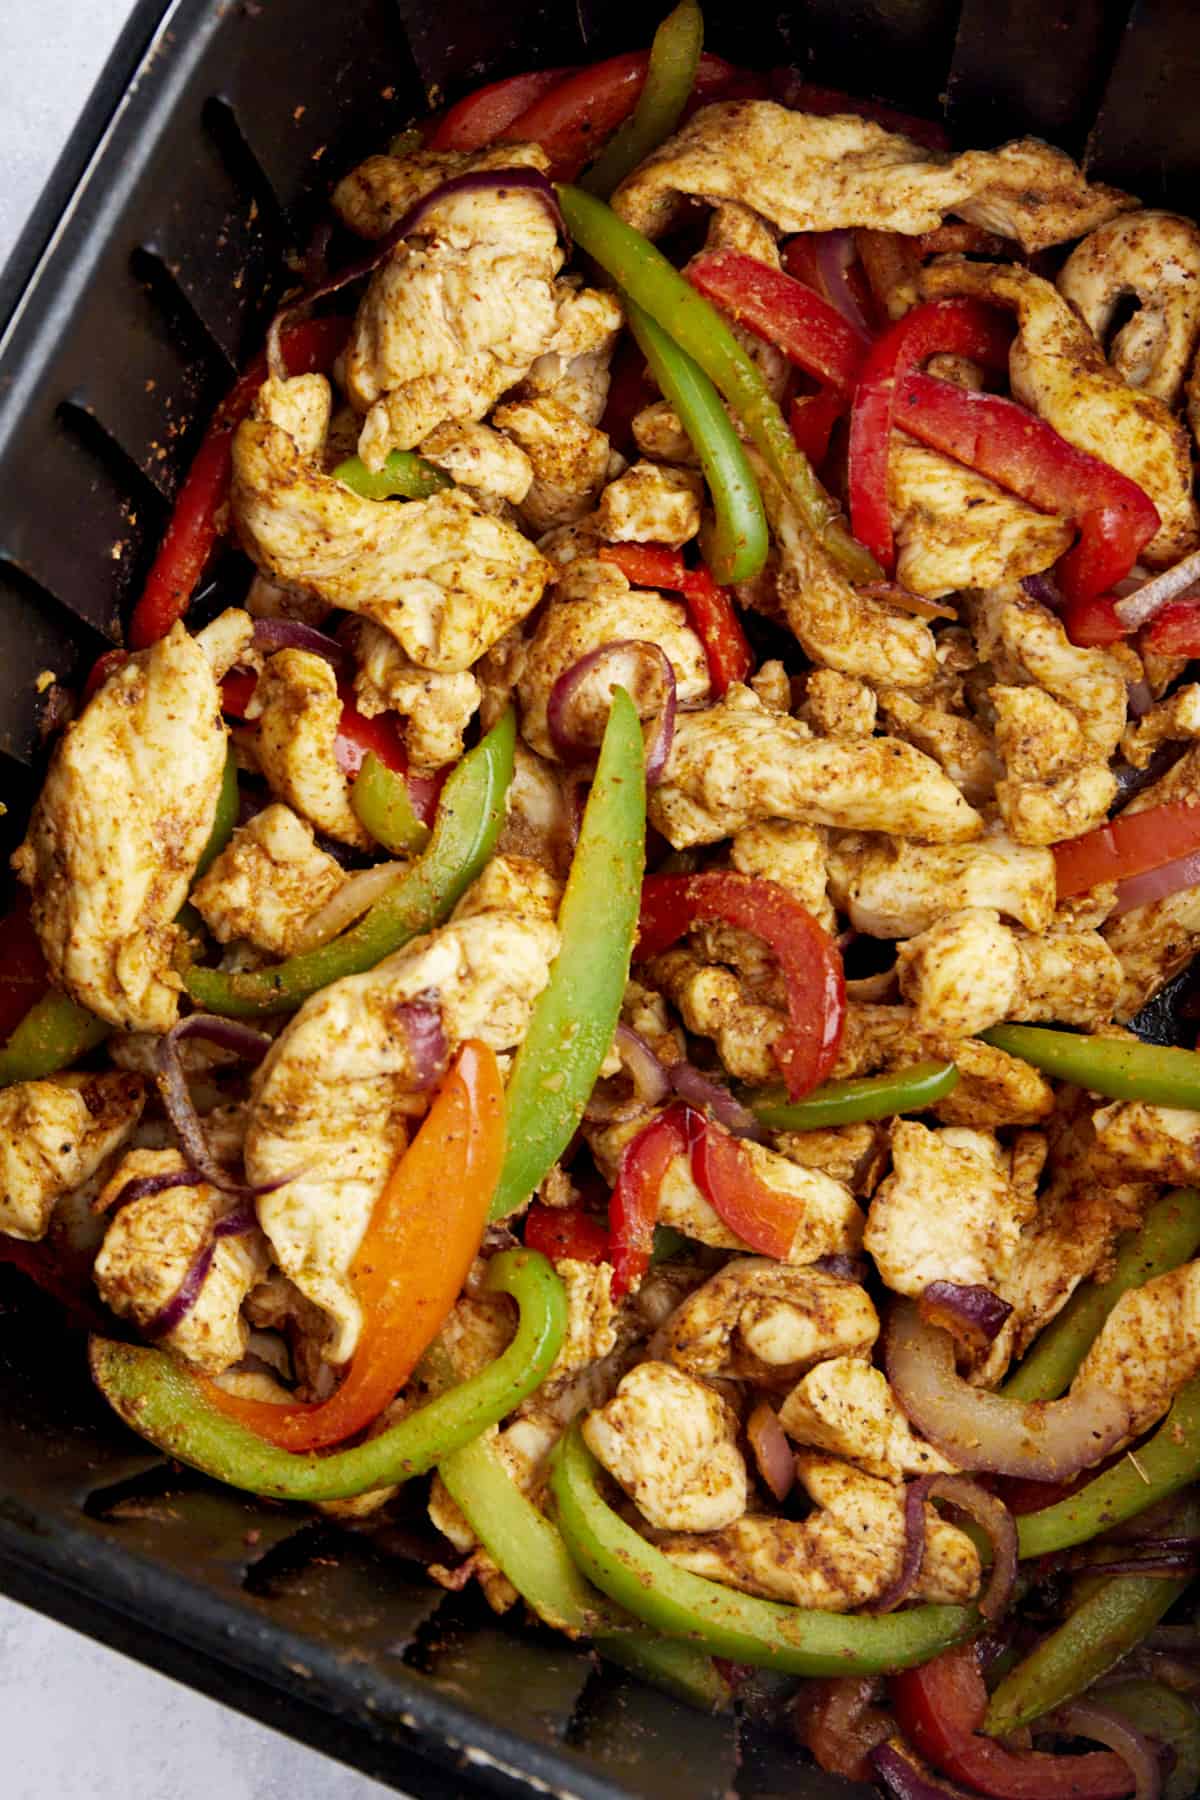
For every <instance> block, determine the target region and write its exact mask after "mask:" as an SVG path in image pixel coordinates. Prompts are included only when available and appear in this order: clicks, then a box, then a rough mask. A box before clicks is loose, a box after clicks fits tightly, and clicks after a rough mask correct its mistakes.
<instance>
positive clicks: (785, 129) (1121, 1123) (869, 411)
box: [0, 0, 1200, 1800]
mask: <svg viewBox="0 0 1200 1800" xmlns="http://www.w3.org/2000/svg"><path fill="white" fill-rule="evenodd" d="M701 40H702V19H701V15H700V11H699V8H698V6H697V5H696V4H695V0H682V3H681V4H680V5H679V6H677V7H676V9H675V11H674V12H672V13H671V14H670V15H669V17H668V18H667V19H666V20H665V21H664V22H663V24H662V25H661V27H660V28H659V31H658V33H657V35H656V37H655V39H654V43H653V46H652V48H651V50H650V51H648V52H642V53H639V54H628V55H624V56H619V57H616V58H613V59H611V60H610V61H609V62H606V63H601V64H598V65H594V66H592V67H588V68H583V69H579V70H561V69H558V70H552V71H546V72H536V73H531V74H528V75H521V76H517V77H515V78H513V79H510V80H507V81H502V82H499V83H497V84H495V85H493V86H491V87H488V88H484V89H482V90H481V91H479V92H476V93H474V94H471V95H469V96H468V97H467V98H465V99H463V100H461V101H459V102H458V103H457V104H456V105H454V106H452V107H450V108H449V109H448V110H444V111H442V112H441V113H440V114H437V115H435V116H433V117H432V118H430V119H429V120H426V121H425V122H423V123H422V124H420V125H418V126H415V127H414V128H413V129H412V130H411V131H410V132H408V133H406V134H404V136H403V137H402V138H400V139H397V140H396V141H394V142H393V143H392V144H391V145H390V146H389V147H388V148H387V149H386V150H384V151H382V152H381V153H380V154H378V155H374V156H371V157H369V158H368V159H367V160H366V161H365V162H364V163H362V164H361V165H360V166H359V167H357V168H355V169H353V170H352V171H351V172H349V173H348V174H346V175H345V176H344V178H343V179H342V180H341V181H340V182H339V183H338V185H337V186H336V187H335V189H334V190H333V194H332V211H331V214H330V218H329V220H328V222H327V224H326V225H325V227H324V228H323V229H322V230H321V231H320V232H319V233H318V234H317V236H316V237H315V238H314V242H313V245H312V248H311V250H310V253H309V255H308V256H307V257H306V258H305V260H304V262H303V266H302V272H301V274H300V278H299V282H298V285H294V286H293V288H292V289H291V291H290V292H288V293H286V294H285V295H284V298H283V300H282V303H281V304H280V306H279V308H278V310H277V312H276V314H275V317H274V320H273V322H272V324H271V327H270V331H269V334H268V338H267V342H266V347H265V350H264V352H263V354H262V355H261V356H260V357H259V359H258V360H257V361H256V362H255V363H253V364H252V365H251V366H250V368H249V369H248V370H247V372H246V373H245V374H244V375H243V376H242V377H241V379H240V380H239V381H238V383H237V384H236V386H235V387H234V388H233V390H232V391H231V393H230V394H229V395H228V396H227V398H226V399H225V401H224V402H223V403H222V405H221V407H220V408H219V410H218V412H217V414H216V416H215V417H214V419H213V420H212V421H211V424H210V425H209V428H208V431H207V434H206V435H205V436H204V438H203V440H202V442H201V444H200V448H199V451H198V453H197V455H196V458H195V461H194V462H193V464H192V466H191V469H190V472H189V473H188V475H187V477H186V480H185V481H184V483H183V486H182V489H181V491H180V494H179V497H178V501H177V505H176V508H175V511H174V514H173V517H172V519H171V522H170V525H169V528H168V530H167V533H166V536H165V537H164V539H163V541H162V544H161V546H160V548H159V550H158V554H157V557H156V559H155V561H154V563H153V565H152V567H151V569H150V571H149V575H148V577H147V580H146V583H145V586H144V588H143V590H142V593H141V597H140V599H139V600H138V603H137V605H136V608H135V610H134V613H133V616H132V620H131V623H130V626H129V630H128V634H127V641H128V645H129V648H128V650H114V651H111V652H109V653H108V654H107V655H105V656H104V657H102V658H101V660H100V663H99V664H98V665H97V666H96V668H95V669H94V670H93V672H92V675H91V677H90V679H89V681H88V682H87V684H86V686H85V688H84V689H83V691H82V692H81V693H80V694H79V695H78V696H77V697H76V699H75V703H74V709H73V717H71V718H70V721H69V722H67V723H66V724H65V725H64V726H63V727H62V728H61V729H60V730H59V732H58V734H57V736H56V738H55V741H54V744H53V748H52V753H51V755H50V759H49V765H48V770H47V773H46V777H45V783H44V786H43V788H42V790H41V794H40V797H39V798H38V800H37V802H36V804H35V806H34V808H33V813H32V816H31V818H30V821H29V825H28V830H27V834H26V836H25V839H24V842H23V843H22V844H21V846H20V848H19V849H18V850H17V852H16V855H15V856H14V858H13V867H14V870H15V875H16V883H17V886H16V893H17V895H18V896H19V898H18V899H17V900H16V901H15V902H14V904H13V907H12V910H11V912H10V913H9V915H8V917H7V918H6V920H5V921H4V923H3V926H2V927H0V943H2V946H3V959H4V979H3V983H2V984H0V1029H3V1030H4V1031H6V1032H7V1033H8V1036H7V1040H6V1041H5V1042H4V1044H3V1046H2V1047H0V1083H2V1085H0V1118H2V1121H3V1130H2V1133H0V1158H2V1159H3V1181H2V1184H0V1233H3V1237H2V1239H0V1244H2V1245H3V1255H4V1257H5V1259H7V1260H10V1261H15V1262H17V1263H18V1265H19V1266H20V1267H22V1268H23V1269H25V1270H26V1271H27V1272H28V1273H29V1274H31V1275H33V1276H34V1278H35V1279H37V1280H39V1281H41V1282H42V1283H43V1285H46V1286H48V1287H50V1288H51V1289H52V1290H53V1291H54V1292H55V1293H56V1294H58V1295H59V1297H60V1298H64V1299H65V1300H66V1301H67V1302H68V1304H69V1306H70V1307H71V1309H72V1312H73V1314H74V1316H75V1318H76V1320H79V1319H85V1320H87V1321H88V1322H90V1324H91V1326H92V1335H91V1338H90V1359H91V1369H92V1373H93V1376H94V1379H95V1381H96V1383H97V1385H98V1387H99V1389H100V1391H101V1392H102V1393H103V1395H104V1396H105V1397H106V1399H107V1400H108V1401H109V1402H110V1403H111V1405H112V1406H113V1407H114V1408H115V1409H116V1411H117V1412H118V1413H119V1414H120V1415H121V1417H122V1418H123V1419H125V1420H126V1421H127V1422H128V1423H129V1424H130V1425H131V1426H132V1427H133V1429H134V1430H135V1431H137V1432H139V1433H141V1434H142V1436H143V1437H145V1438H147V1439H149V1440H151V1441H152V1442H153V1443H154V1444H156V1445H157V1446H159V1447H160V1448H161V1449H162V1450H163V1451H164V1452H165V1453H166V1454H167V1455H168V1456H170V1457H173V1458H176V1459H178V1460H179V1461H181V1462H183V1463H187V1464H189V1465H191V1466H192V1467H194V1468H196V1469H198V1470H200V1471H202V1472H204V1473H206V1474H207V1475H210V1476H213V1477H215V1478H217V1479H218V1480H221V1481H224V1482H227V1483H230V1484H232V1485H233V1486H234V1487H237V1488H240V1489H243V1490H246V1491H248V1492H250V1493H252V1494H258V1495H263V1496H268V1497H270V1498H272V1499H275V1500H283V1501H295V1502H301V1503H306V1504H310V1505H315V1506H318V1507H320V1508H321V1509H322V1510H323V1511H325V1512H327V1513H329V1514H330V1515H332V1516H334V1517H336V1518H342V1519H351V1520H355V1521H363V1520H368V1519H378V1520H381V1521H386V1520H387V1519H388V1518H389V1517H391V1516H394V1509H396V1508H398V1507H400V1506H401V1505H403V1506H404V1507H405V1508H406V1509H407V1515H406V1516H411V1515H412V1513H413V1510H414V1506H415V1505H416V1503H417V1502H418V1500H419V1503H420V1505H421V1506H422V1507H424V1508H426V1509H427V1516H428V1520H429V1522H430V1526H431V1528H432V1530H433V1531H435V1532H436V1533H437V1534H438V1535H437V1537H436V1540H435V1541H436V1543H437V1546H438V1549H437V1554H436V1558H435V1560H434V1561H433V1562H432V1564H431V1566H430V1568H429V1574H430V1576H431V1578H432V1579H433V1580H435V1581H439V1582H441V1583H442V1584H444V1585H445V1586H447V1587H450V1588H454V1589H461V1588H464V1587H466V1586H467V1585H468V1584H471V1583H477V1584H478V1586H479V1587H480V1588H481V1590H482V1593H483V1595H484V1596H485V1597H486V1600H487V1602H488V1603H489V1604H490V1605H491V1607H492V1608H494V1609H495V1611H496V1612H498V1613H505V1612H512V1613H513V1615H514V1617H515V1618H520V1617H521V1616H522V1614H523V1613H524V1614H527V1615H532V1616H534V1617H536V1618H537V1619H540V1620H541V1621H543V1622H544V1623H546V1624H548V1625H551V1626H553V1627H556V1628H558V1629H560V1630H562V1631H564V1632H566V1633H568V1634H569V1635H571V1636H572V1637H576V1638H579V1639H581V1640H583V1641H585V1642H590V1643H592V1644H594V1645H595V1646H596V1648H597V1650H598V1651H599V1652H600V1653H602V1654H603V1655H604V1656H607V1657H609V1658H612V1659H614V1660H615V1661H617V1662H619V1663H621V1664H623V1665H624V1666H626V1667H628V1668H630V1669H633V1670H635V1671H636V1672H637V1673H638V1674H640V1675H641V1676H643V1677H644V1678H645V1679H647V1680H649V1681H652V1682H656V1683H658V1684H659V1685H660V1686H663V1687H665V1688H666V1689H668V1690H669V1691H670V1692H672V1693H673V1694H675V1695H677V1696H683V1697H684V1698H686V1699H687V1700H689V1701H691V1702H692V1703H693V1704H695V1705H697V1706H700V1707H707V1708H714V1709H715V1708H726V1707H733V1706H739V1707H747V1706H750V1705H753V1707H754V1708H755V1709H756V1711H757V1713H758V1714H759V1715H760V1716H761V1715H762V1714H763V1713H764V1712H766V1713H769V1716H770V1717H771V1718H772V1719H773V1720H774V1721H775V1722H776V1723H777V1724H780V1725H781V1726H786V1727H787V1728H789V1729H791V1730H793V1731H794V1732H795V1733H796V1736H797V1738H798V1740H799V1743H800V1744H802V1745H803V1746H804V1747H805V1750H806V1752H807V1753H810V1754H811V1755H812V1756H813V1757H815V1758H816V1760H817V1762H818V1763H820V1764H821V1765H822V1766H823V1767H824V1768H826V1769H829V1770H833V1771H836V1772H838V1773H841V1774H846V1775H850V1776H853V1777H855V1778H857V1779H859V1780H865V1781H874V1782H876V1783H878V1784H880V1785H881V1786H882V1787H883V1788H884V1789H886V1790H887V1791H889V1792H890V1793H892V1794H894V1795H896V1796H898V1797H899V1800H933V1797H934V1796H947V1795H951V1796H952V1795H954V1794H960V1795H962V1794H968V1795H987V1796H994V1797H996V1800H1041V1797H1043V1796H1045V1797H1047V1800H1059V1797H1063V1800H1065V1797H1067V1796H1074V1797H1076V1800H1119V1797H1120V1796H1125V1795H1135V1796H1136V1797H1137V1800H1155V1797H1156V1796H1159V1795H1165V1796H1166V1797H1167V1800H1188V1797H1189V1796H1191V1795H1192V1794H1193V1793H1194V1792H1195V1790H1196V1787H1197V1785H1198V1783H1200V1716H1198V1713H1197V1710H1196V1705H1195V1704H1194V1702H1195V1700H1196V1697H1197V1695H1200V1636H1198V1635H1197V1631H1196V1626H1195V1623H1194V1619H1195V1613H1194V1608H1195V1599H1194V1597H1192V1598H1189V1596H1188V1584H1189V1581H1190V1579H1191V1578H1192V1576H1193V1575H1194V1574H1195V1573H1196V1572H1197V1568H1198V1565H1200V1487H1198V1486H1197V1485H1196V1484H1197V1482H1200V1260H1193V1259H1194V1258H1196V1257H1197V1255H1198V1253H1200V1195H1198V1194H1197V1193H1196V1192H1194V1191H1192V1189H1190V1188H1189V1187H1188V1186H1187V1185H1186V1184H1188V1183H1191V1182H1197V1183H1198V1184H1200V1056H1198V1055H1197V1054H1196V1052H1195V1051H1193V1050H1190V1049H1174V1048H1171V1049H1168V1048H1163V1047H1161V1046H1159V1045H1157V1044H1154V1043H1151V1042H1148V1041H1146V1039H1145V1037H1143V1036H1139V1035H1138V1029H1137V1027H1138V1022H1139V1021H1138V1015H1139V1014H1141V1013H1142V1010H1143V1008H1145V1007H1146V1006H1147V1004H1148V1003H1149V1002H1151V1001H1152V1000H1154V999H1155V997H1156V996H1158V995H1159V994H1160V993H1161V992H1162V991H1163V990H1164V988H1166V987H1167V986H1168V984H1171V983H1175V982H1177V981H1178V980H1180V979H1182V980H1183V981H1185V982H1186V980H1187V975H1186V971H1187V970H1188V968H1189V965H1190V964H1191V962H1192V959H1193V957H1194V955H1195V954H1196V953H1197V952H1198V951H1200V682H1197V681H1193V680H1190V679H1189V668H1190V666H1191V659H1192V658H1200V514H1198V512H1197V506H1196V501H1195V498H1194V492H1193V457H1194V455H1195V444H1194V437H1195V434H1196V433H1197V431H1198V430H1200V361H1198V360H1197V349H1198V345H1200V226H1197V225H1196V224H1194V223H1193V222H1192V221H1191V220H1190V219H1186V218H1183V217H1179V216H1176V215H1173V214H1169V213H1165V212H1161V211H1153V210H1147V209H1146V208H1144V207H1143V206H1142V205H1141V203H1140V202H1139V200H1138V199H1137V198H1136V197H1135V196H1133V195H1130V194H1125V193H1121V192H1118V191H1116V190H1114V189H1112V188H1110V187H1106V186H1103V185H1100V184H1099V183H1097V182H1095V181H1092V180H1090V179H1089V178H1088V176H1087V175H1086V174H1085V172H1084V171H1083V170H1081V169H1080V168H1079V167H1078V166H1077V165H1076V164H1075V163H1074V162H1073V161H1071V160H1070V158H1068V157H1067V156H1066V155H1064V154H1063V153H1062V152H1060V151H1059V150H1056V149H1054V148H1052V147H1051V146H1050V145H1048V144H1044V143H1042V142H1040V141H1039V140H1037V139H1033V138H1025V139H1021V140H1018V141H1016V142H1013V143H1007V144H1004V145H1001V146H1000V147H999V148H998V149H990V150H979V149H965V150H959V149H954V148H952V147H951V146H950V144H949V142H948V140H947V139H946V138H945V137H944V135H943V134H942V132H941V130H940V128H938V127H936V126H933V125H931V124H929V123H928V122H926V121H921V120H916V119H909V118H906V117H904V116H902V115H899V114H897V113H894V112H892V111H890V110H888V109H887V108H884V107H881V106H878V105H876V104H874V103H872V102H864V101H859V100H855V99H852V98H850V97H849V96H847V95H842V94H834V93H830V92H828V91H826V90H823V89H819V88H814V87H811V86H809V85H807V84H805V83H804V82H803V81H801V80H800V79H799V78H798V77H797V76H796V75H795V74H794V73H793V72H790V71H776V72H774V73H773V74H769V75H757V74H752V73H749V72H747V71H746V70H743V69H739V68H736V67H734V66H733V65H731V64H729V63H726V62H724V61H722V60H721V59H720V58H718V57H716V56H714V55H712V54H710V53H708V52H704V51H702V42H701ZM300 270H301V264H300V262H299V261H298V262H297V271H300ZM295 273H296V272H293V279H295ZM214 570H215V576H214ZM1185 1012H1186V1009H1185ZM409 1484H411V1485H409ZM797 1759H798V1766H799V1763H800V1762H801V1761H802V1760H803V1757H802V1754H801V1752H800V1751H799V1750H798V1751H797Z"/></svg>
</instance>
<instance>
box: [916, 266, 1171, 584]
mask: <svg viewBox="0 0 1200 1800" xmlns="http://www.w3.org/2000/svg"><path fill="white" fill-rule="evenodd" d="M921 290H922V293H923V294H924V296H925V298H926V299H930V300H935V299H938V298H940V297H942V296H944V295H947V294H967V295H974V296H976V297H977V298H979V299H981V300H988V301H991V302H992V303H993V304H999V305H1001V306H1008V307H1011V308H1012V309H1013V310H1014V311H1015V313H1016V315H1017V337H1016V341H1015V342H1014V344H1013V347H1012V349H1011V351H1010V352H1009V363H1008V366H1009V378H1010V380H1011V383H1012V391H1013V397H1014V398H1015V399H1017V400H1020V401H1021V402H1022V403H1023V404H1024V405H1025V406H1028V407H1030V408H1031V410H1032V411H1034V412H1036V413H1037V414H1038V416H1039V417H1040V418H1043V419H1045V421H1046V423H1047V424H1048V425H1052V426H1053V427H1054V429H1055V430H1056V431H1057V432H1059V433H1060V434H1061V435H1062V436H1063V437H1065V438H1066V440H1067V442H1068V443H1069V444H1074V445H1075V446H1076V448H1077V449H1080V450H1086V451H1088V452H1089V453H1090V454H1091V455H1092V456H1096V457H1099V459H1100V461H1101V462H1104V463H1108V464H1109V465H1110V466H1111V467H1112V468H1115V469H1119V470H1120V471H1121V473H1122V474H1123V475H1128V476H1129V478H1130V480H1131V481H1136V482H1137V484H1138V486H1139V487H1140V488H1142V489H1144V491H1145V492H1146V493H1147V494H1149V496H1150V498H1151V500H1153V502H1154V504H1155V506H1156V507H1157V508H1158V514H1159V519H1160V521H1161V524H1160V528H1159V530H1158V532H1157V533H1156V534H1155V536H1154V537H1153V538H1152V539H1151V541H1150V543H1149V544H1147V545H1146V547H1145V549H1144V550H1143V551H1142V553H1141V555H1142V560H1143V561H1144V562H1147V563H1149V564H1150V565H1151V566H1152V567H1154V568H1159V567H1161V566H1165V565H1167V564H1169V563H1173V562H1175V561H1176V560H1177V559H1178V558H1179V557H1180V556H1182V555H1183V554H1184V553H1185V552H1186V551H1188V550H1190V549H1192V548H1193V546H1194V545H1195V543H1196V541H1197V538H1198V537H1200V521H1198V518H1197V513H1196V504H1195V501H1194V500H1193V498H1192V462H1191V448H1190V446H1189V443H1188V437H1187V432H1186V431H1185V430H1184V428H1183V426H1182V425H1180V424H1178V423H1177V421H1176V420H1175V419H1174V418H1173V417H1172V415H1171V412H1170V409H1169V408H1168V407H1167V406H1165V405H1164V404H1163V402H1162V401H1161V400H1160V399H1158V398H1157V396H1156V395H1154V394H1151V393H1146V392H1145V391H1144V390H1142V389H1139V388H1131V387H1127V386H1126V385H1125V382H1124V381H1123V380H1122V379H1121V376H1120V375H1119V374H1118V373H1117V372H1116V370H1115V369H1112V368H1110V367H1109V365H1108V363H1107V362H1106V361H1105V359H1104V352H1103V350H1102V349H1101V348H1100V345H1099V344H1098V343H1097V342H1096V340H1095V338H1094V337H1093V336H1092V334H1091V332H1090V331H1089V330H1088V328H1087V326H1086V325H1085V324H1084V323H1083V321H1082V320H1081V319H1080V317H1079V315H1078V314H1077V313H1076V312H1074V311H1073V310H1072V308H1071V307H1070V306H1069V305H1068V303H1067V301H1066V300H1064V299H1063V297H1062V295H1061V294H1060V293H1058V292H1057V290H1056V289H1055V288H1054V287H1053V286H1052V285H1051V283H1050V282H1048V281H1044V280H1043V279H1042V277H1041V276H1040V275H1035V274H1034V273H1033V271H1032V270H1031V269H1026V268H1021V267H1019V266H1017V265H1016V264H1010V263H978V262H954V263H938V264H936V265H934V266H933V267H931V268H928V269H926V271H925V273H924V275H923V276H922V278H921Z"/></svg>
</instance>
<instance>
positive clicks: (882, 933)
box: [827, 835, 1057, 938]
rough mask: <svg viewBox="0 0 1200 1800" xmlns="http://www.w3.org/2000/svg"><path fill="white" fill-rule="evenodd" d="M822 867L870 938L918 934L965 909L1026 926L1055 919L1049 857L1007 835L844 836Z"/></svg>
mask: <svg viewBox="0 0 1200 1800" xmlns="http://www.w3.org/2000/svg"><path fill="white" fill-rule="evenodd" d="M827 869H828V878H829V891H830V894H831V895H832V897H833V900H834V903H835V904H836V906H837V907H838V910H839V911H841V912H845V913H848V914H849V916H850V922H851V924H852V925H853V926H854V928H855V930H856V931H863V932H866V933H867V935H868V936H869V937H881V938H905V937H915V936H916V935H917V933H918V932H920V931H926V930H928V928H929V926H930V925H933V924H934V923H936V921H937V920H938V919H944V918H946V917H947V916H948V915H949V914H951V913H956V912H959V911H961V910H962V909H963V908H964V907H993V908H995V910H996V911H997V912H999V913H1001V914H1002V915H1003V916H1004V917H1005V918H1009V919H1015V920H1017V922H1018V923H1019V924H1021V925H1024V926H1026V927H1027V928H1028V930H1030V931H1045V930H1046V929H1047V927H1048V926H1049V924H1050V922H1051V920H1052V919H1053V917H1054V903H1055V898H1056V895H1057V886H1056V881H1055V874H1054V858H1053V856H1052V855H1051V853H1050V851H1049V850H1047V849H1042V848H1035V847H1034V846H1033V845H1025V844H1015V843H1013V841H1012V839H1011V838H1006V837H1000V836H996V835H992V836H988V837H984V838H979V839H977V840H976V842H975V843H973V844H955V845H942V844H938V845H928V844H905V843H897V842H896V841H895V840H893V839H891V838H887V837H883V836H877V837H860V836H857V835H855V836H846V837H843V838H841V839H840V841H835V843H834V844H833V845H832V846H831V848H830V851H829V856H828V860H827Z"/></svg>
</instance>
